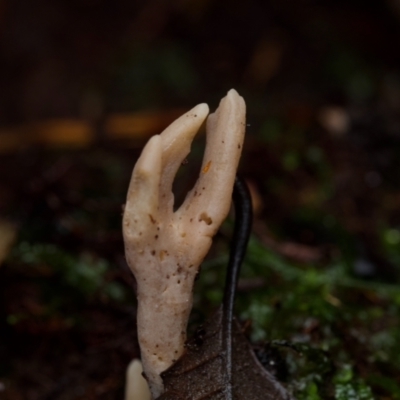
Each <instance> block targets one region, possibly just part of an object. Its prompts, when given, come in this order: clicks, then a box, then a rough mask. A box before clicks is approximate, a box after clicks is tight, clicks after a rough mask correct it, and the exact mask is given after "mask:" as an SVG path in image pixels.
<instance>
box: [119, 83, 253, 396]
mask: <svg viewBox="0 0 400 400" xmlns="http://www.w3.org/2000/svg"><path fill="white" fill-rule="evenodd" d="M245 112H246V108H245V103H244V100H243V99H242V97H240V96H239V95H238V94H237V92H236V91H235V90H233V89H232V90H230V91H229V92H228V94H227V96H226V97H224V98H223V99H222V100H221V102H220V104H219V107H218V109H217V110H216V112H215V113H214V114H211V115H209V116H208V113H209V109H208V106H207V104H199V105H198V106H196V107H194V108H193V109H192V110H190V111H189V112H188V113H186V114H185V115H183V116H182V117H180V118H178V119H177V120H176V121H175V122H173V123H172V124H171V125H170V126H169V127H168V128H166V129H165V130H164V131H163V132H162V133H161V134H160V135H155V136H153V137H152V138H151V139H150V140H149V141H148V143H147V144H146V146H145V148H144V149H143V152H142V154H141V156H140V157H139V159H138V161H137V163H136V165H135V167H134V169H133V173H132V178H131V182H130V186H129V190H128V195H127V202H126V206H125V212H124V217H123V234H124V241H125V253H126V259H127V262H128V265H129V267H130V268H131V270H132V272H133V273H134V275H135V278H136V281H137V299H138V312H137V326H138V338H139V344H140V349H141V357H142V363H143V369H144V373H145V376H146V378H147V380H148V383H149V386H150V390H151V393H152V396H153V398H156V397H158V396H159V395H160V394H161V393H162V392H163V382H162V379H161V377H160V373H161V372H163V371H164V370H166V369H167V368H168V367H170V366H171V365H172V364H173V363H174V362H175V361H176V360H177V359H178V358H179V357H180V356H181V355H182V353H183V350H184V344H185V340H186V326H187V322H188V318H189V314H190V310H191V307H192V289H193V282H194V279H195V277H196V274H197V273H198V270H199V266H200V263H201V262H202V261H203V259H204V257H205V255H206V254H207V252H208V250H209V248H210V246H211V242H212V238H213V236H214V235H215V234H216V232H217V231H218V229H219V226H220V225H221V223H222V222H223V220H224V219H225V218H226V216H227V214H228V212H229V208H230V204H231V195H232V190H233V184H234V179H235V175H236V170H237V166H238V163H239V159H240V155H241V151H242V146H243V139H244V133H245ZM207 116H208V118H207ZM206 119H207V124H206V132H207V143H206V149H205V154H204V158H203V163H202V167H201V171H200V176H199V178H198V180H197V182H196V184H195V185H194V187H193V189H192V190H191V191H190V192H189V193H188V194H187V196H186V199H185V200H184V202H183V204H182V205H181V206H180V207H179V208H178V209H177V210H176V211H175V212H174V211H173V206H174V195H173V193H172V183H173V180H174V178H175V175H176V173H177V170H178V168H179V166H180V165H181V163H182V162H183V160H184V159H185V158H186V156H187V155H188V154H189V152H190V146H191V143H192V141H193V138H194V136H195V135H196V133H197V131H198V130H199V128H200V126H201V125H202V124H203V122H204V121H205V120H206Z"/></svg>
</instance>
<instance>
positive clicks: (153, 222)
mask: <svg viewBox="0 0 400 400" xmlns="http://www.w3.org/2000/svg"><path fill="white" fill-rule="evenodd" d="M149 218H150V221H151V223H152V224H155V223H156V220H155V219H154V217H153V216H152V215H151V214H149Z"/></svg>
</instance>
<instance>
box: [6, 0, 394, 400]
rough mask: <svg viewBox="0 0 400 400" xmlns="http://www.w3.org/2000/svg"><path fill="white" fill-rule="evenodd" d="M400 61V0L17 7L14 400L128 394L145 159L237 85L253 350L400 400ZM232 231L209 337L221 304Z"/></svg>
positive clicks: (12, 192)
mask: <svg viewBox="0 0 400 400" xmlns="http://www.w3.org/2000/svg"><path fill="white" fill-rule="evenodd" d="M399 49H400V1H398V0H386V1H383V0H375V1H373V0H371V1H361V0H324V1H318V0H297V1H290V0H264V1H256V0H248V1H246V2H235V1H227V0H221V1H213V0H192V1H183V0H170V1H162V0H148V1H133V0H132V1H125V0H120V1H111V0H99V1H94V0H79V1H77V0H69V1H61V0H51V1H50V0H37V1H28V0H12V1H11V0H0V60H1V62H0V88H1V89H0V290H1V292H0V296H1V297H0V298H1V303H0V318H1V319H0V398H5V399H10V400H17V399H18V400H19V399H29V400H31V399H32V400H39V399H40V400H42V399H43V400H44V399H117V398H121V397H122V396H123V387H124V373H125V372H124V371H125V367H126V365H127V363H128V362H129V360H130V359H132V358H133V357H136V356H138V354H139V352H138V347H137V343H136V334H135V329H136V328H135V297H134V291H133V288H134V280H133V278H132V276H131V274H130V271H129V270H128V268H127V266H126V263H125V261H124V255H123V243H122V237H121V229H120V220H121V212H122V205H123V203H124V201H125V200H124V199H125V195H126V190H127V186H128V182H129V177H130V173H131V170H132V167H133V165H134V163H135V161H136V158H137V156H138V154H139V152H140V149H141V148H142V147H143V145H144V143H145V142H146V140H147V139H148V138H149V137H150V136H151V135H153V134H156V133H160V132H161V131H162V130H163V129H164V128H165V127H166V126H167V125H168V124H169V123H170V122H172V121H173V120H174V119H175V118H176V117H177V116H179V115H180V114H182V113H183V112H185V111H187V110H188V109H190V108H192V107H193V106H194V105H196V104H198V103H201V102H207V103H208V104H209V105H210V106H211V109H215V108H216V107H217V105H218V102H219V100H220V99H221V98H222V97H223V96H224V95H225V94H226V92H227V91H228V90H229V89H231V88H235V89H236V90H237V91H238V92H239V93H240V94H241V95H242V96H243V97H244V98H245V100H246V103H247V124H248V125H247V138H246V143H245V148H244V152H243V159H242V163H241V167H240V171H241V173H242V175H243V176H244V177H245V178H246V180H247V181H248V183H249V185H250V187H251V191H252V195H253V200H254V206H255V222H254V238H253V240H254V242H252V245H251V246H250V249H249V260H248V261H247V263H246V265H245V267H244V272H243V279H242V281H241V285H239V290H240V296H243V297H240V299H239V303H238V313H239V315H240V317H241V318H242V320H244V319H247V320H248V321H251V323H252V325H253V329H254V331H253V334H252V336H251V339H252V340H253V342H254V343H258V345H260V343H269V345H271V343H272V342H273V340H278V339H279V340H280V339H285V340H288V341H289V342H291V343H294V344H298V343H301V344H302V345H303V344H304V345H306V346H308V350H310V349H312V350H315V349H316V350H315V351H317V352H318V351H319V352H320V353H318V354H317V356H318V357H320V356H321V354H324V357H325V356H326V358H324V360H325V361H323V362H322V361H321V359H320V358H318V357H317V358H315V359H314V358H313V357H314V356H315V354H316V353H313V352H311V353H307V351H305V350H304V348H302V349H301V351H300V350H298V349H297V350H296V351H297V353H296V351H294V353H293V352H292V353H290V351H289V350H287V349H282V348H274V351H273V352H270V353H268V352H267V355H268V354H269V355H268V357H273V356H272V355H271V354H272V353H273V354H275V352H278V353H279V354H280V355H279V357H280V360H281V361H282V363H283V364H285V365H286V367H285V368H283V369H284V370H285V371H286V372H285V373H283V374H277V376H278V375H279V376H278V378H279V379H281V380H283V381H284V382H285V384H286V385H287V387H288V388H289V390H291V392H292V393H294V394H295V395H296V396H297V398H298V399H338V400H339V399H349V398H354V399H374V398H376V399H400V383H399V382H400V369H399V365H400V358H399V357H400V347H399V346H400V344H399V343H400V328H399V326H400V316H399V315H400V311H399V310H400V289H399V277H400V267H399V263H400V248H399V246H400V184H399V182H400V157H399V156H400V51H399ZM203 147H204V145H203V144H202V143H201V141H200V142H199V143H196V144H195V145H194V147H193V155H192V156H191V158H190V159H189V161H190V163H189V165H188V166H186V167H184V168H183V171H180V172H179V179H181V182H182V183H181V184H179V185H178V186H177V188H176V195H177V196H178V198H181V197H182V196H183V195H184V193H185V192H186V190H187V189H188V188H189V187H190V184H191V183H192V182H193V181H194V180H195V177H196V171H197V167H196V165H198V162H199V160H200V159H201V150H202V148H203ZM230 232H231V225H230V224H229V223H228V224H225V225H224V226H223V228H222V230H221V233H220V234H219V235H218V236H217V237H216V241H215V242H216V244H215V246H214V248H213V250H212V252H211V255H210V256H209V259H208V260H207V261H206V263H205V265H204V268H203V269H204V270H205V271H204V273H203V274H204V278H200V281H199V283H198V285H199V287H200V289H198V291H197V292H196V293H197V294H196V308H195V311H194V317H193V320H194V322H193V323H194V324H195V323H197V322H199V321H202V319H203V318H204V316H205V314H207V309H208V308H209V307H211V306H215V305H216V304H217V303H218V301H219V300H220V293H221V287H220V283H221V279H222V276H223V268H222V266H221V267H220V268H219V271H220V272H218V273H217V272H215V271H214V270H213V265H214V266H215V265H218V263H220V262H222V264H223V262H224V260H225V258H224V257H226V253H227V249H228V246H229V237H230ZM218 260H222V261H218ZM270 270H271V271H272V272H268V271H270ZM267 282H268V284H267ZM271 283H273V286H275V289H271ZM274 290H275V291H274ZM252 296H253V297H252ZM271 325H273V327H274V328H270V327H271ZM278 347H279V346H278ZM288 351H289V353H288ZM300 352H303V353H304V354H310V355H309V359H307V360H308V361H309V362H310V363H307V362H308V361H307V362H305V361H304V358H303V359H302V360H303V361H299V360H298V359H296V357H297V356H296V355H294V354H300ZM307 357H308V356H307ZM307 357H306V358H307ZM313 362H314V364H313ZM325 362H326V364H325ZM321 363H322V364H323V365H324V368H325V367H326V368H325V369H324V368H322V369H321ZM267 364H268V363H267ZM354 393H355V394H354ZM351 394H354V396H355V397H349V396H350V395H351ZM357 396H358V397H357Z"/></svg>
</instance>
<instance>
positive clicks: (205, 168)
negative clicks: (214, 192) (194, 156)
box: [203, 161, 211, 174]
mask: <svg viewBox="0 0 400 400" xmlns="http://www.w3.org/2000/svg"><path fill="white" fill-rule="evenodd" d="M210 166H211V161H209V162H208V163H207V164H206V165H205V167H204V168H203V174H206V173H207V172H208V171H209V169H210Z"/></svg>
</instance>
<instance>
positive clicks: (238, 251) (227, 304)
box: [222, 176, 253, 396]
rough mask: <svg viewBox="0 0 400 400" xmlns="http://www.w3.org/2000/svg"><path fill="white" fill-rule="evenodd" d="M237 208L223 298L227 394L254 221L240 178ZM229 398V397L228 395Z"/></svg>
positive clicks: (230, 390)
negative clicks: (243, 267) (237, 296)
mask: <svg viewBox="0 0 400 400" xmlns="http://www.w3.org/2000/svg"><path fill="white" fill-rule="evenodd" d="M232 197H233V203H234V206H235V227H234V231H233V237H232V243H231V248H230V254H229V262H228V268H227V273H226V280H225V289H224V298H223V302H222V304H223V317H222V318H223V320H222V329H223V336H222V337H223V340H229V341H230V343H227V345H226V346H224V347H225V349H226V366H227V369H228V371H229V378H228V385H227V388H226V390H227V392H228V393H232V322H233V307H234V301H235V293H236V288H237V283H238V279H239V274H240V268H241V265H242V262H243V259H244V256H245V254H246V249H247V244H248V241H249V237H250V232H251V225H252V220H253V210H252V205H251V197H250V193H249V189H248V188H247V185H246V183H245V182H244V181H243V180H242V179H241V178H239V177H238V176H237V177H236V179H235V186H234V189H233V195H232ZM228 396H229V395H228Z"/></svg>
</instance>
